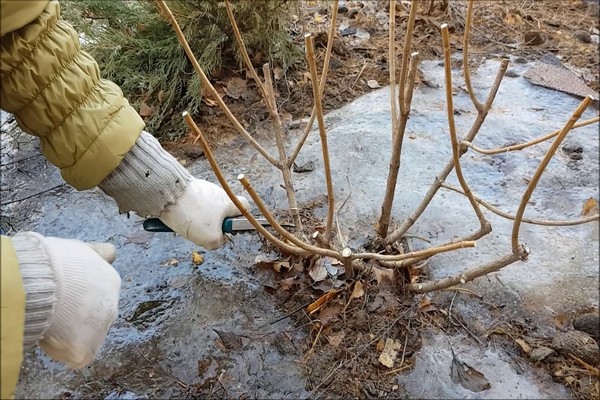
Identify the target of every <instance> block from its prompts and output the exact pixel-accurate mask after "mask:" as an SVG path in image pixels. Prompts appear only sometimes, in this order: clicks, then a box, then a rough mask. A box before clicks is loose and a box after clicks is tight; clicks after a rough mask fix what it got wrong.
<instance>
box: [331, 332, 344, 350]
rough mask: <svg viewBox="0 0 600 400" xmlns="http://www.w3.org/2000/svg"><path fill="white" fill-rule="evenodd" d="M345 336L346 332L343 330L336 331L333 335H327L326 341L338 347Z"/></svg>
mask: <svg viewBox="0 0 600 400" xmlns="http://www.w3.org/2000/svg"><path fill="white" fill-rule="evenodd" d="M345 336H346V334H345V333H344V332H338V333H335V334H333V335H329V336H327V341H328V342H329V344H330V345H332V346H333V347H338V346H339V345H340V344H341V343H342V340H344V337H345Z"/></svg>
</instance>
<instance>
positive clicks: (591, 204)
mask: <svg viewBox="0 0 600 400" xmlns="http://www.w3.org/2000/svg"><path fill="white" fill-rule="evenodd" d="M597 214H598V202H597V201H596V199H594V198H593V197H590V198H589V199H587V200H586V201H585V203H583V208H582V210H581V215H583V216H584V217H585V216H588V215H597Z"/></svg>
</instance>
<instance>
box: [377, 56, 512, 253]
mask: <svg viewBox="0 0 600 400" xmlns="http://www.w3.org/2000/svg"><path fill="white" fill-rule="evenodd" d="M508 64H509V60H507V59H504V60H502V64H501V65H500V70H499V71H498V75H496V80H495V81H494V84H493V85H492V89H491V90H490V93H489V95H488V98H487V100H486V102H485V105H484V106H483V110H482V111H481V112H479V113H478V115H477V118H476V119H475V122H474V123H473V126H472V127H471V130H470V131H469V133H468V134H467V136H466V138H465V140H466V141H469V142H471V141H473V139H474V138H475V136H477V133H479V129H480V128H481V125H483V122H484V121H485V118H486V117H487V114H488V112H489V110H490V108H491V106H492V103H493V102H494V99H495V98H496V94H497V93H498V89H499V88H500V83H501V82H502V78H503V77H504V74H505V73H506V69H507V68H508ZM466 151H467V148H461V150H460V155H461V156H462V155H463V154H464V153H466ZM453 169H454V159H450V160H449V161H448V163H447V164H446V166H445V167H444V169H443V170H442V171H441V172H440V174H438V176H437V177H436V178H435V180H434V181H433V183H432V185H431V187H430V188H429V190H428V191H427V193H426V194H425V197H424V198H423V200H421V203H420V204H419V206H418V207H417V209H416V210H415V211H414V212H413V213H412V214H411V215H410V216H409V217H408V218H407V219H406V220H405V221H404V222H402V224H401V225H400V227H399V228H398V229H396V230H395V231H394V232H392V233H391V234H390V235H388V237H387V238H386V240H385V242H386V243H387V244H390V243H393V242H395V241H396V240H398V239H400V238H401V237H402V235H404V234H405V233H406V232H407V231H408V230H409V229H410V228H411V227H412V226H413V225H414V223H415V222H416V221H417V220H418V219H419V217H420V216H421V214H423V212H424V211H425V209H426V208H427V206H428V205H429V203H431V199H433V197H434V196H435V194H436V193H437V191H438V190H439V189H440V187H441V183H442V182H443V181H444V180H445V179H446V178H447V177H448V175H450V172H452V170H453Z"/></svg>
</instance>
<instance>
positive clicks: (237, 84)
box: [225, 76, 248, 99]
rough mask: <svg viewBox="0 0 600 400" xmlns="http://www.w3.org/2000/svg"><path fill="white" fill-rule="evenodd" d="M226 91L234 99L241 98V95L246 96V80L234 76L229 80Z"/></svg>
mask: <svg viewBox="0 0 600 400" xmlns="http://www.w3.org/2000/svg"><path fill="white" fill-rule="evenodd" d="M225 93H226V94H227V96H229V97H231V98H232V99H239V98H240V97H246V96H247V94H248V87H247V85H246V81H245V80H243V79H241V78H238V77H237V76H236V77H233V78H231V79H229V80H228V81H227V86H226V87H225Z"/></svg>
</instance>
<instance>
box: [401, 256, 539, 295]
mask: <svg viewBox="0 0 600 400" xmlns="http://www.w3.org/2000/svg"><path fill="white" fill-rule="evenodd" d="M527 254H528V253H527V250H526V249H521V250H520V253H518V254H513V253H511V254H509V255H507V256H504V257H502V258H500V259H499V260H495V261H492V262H490V263H488V264H485V265H482V266H480V267H476V268H473V269H470V270H467V271H465V272H463V273H462V274H460V275H455V276H450V277H447V278H442V279H439V280H436V281H432V282H424V283H413V284H411V285H410V286H409V289H410V290H411V291H412V292H414V293H427V292H433V291H436V290H442V289H447V288H449V287H452V286H456V285H458V284H465V283H467V282H470V281H472V280H474V279H476V278H479V277H481V276H484V275H487V274H490V273H492V272H495V271H498V270H499V269H501V268H504V267H506V266H507V265H510V264H512V263H514V262H515V261H519V260H525V259H526V258H527Z"/></svg>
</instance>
